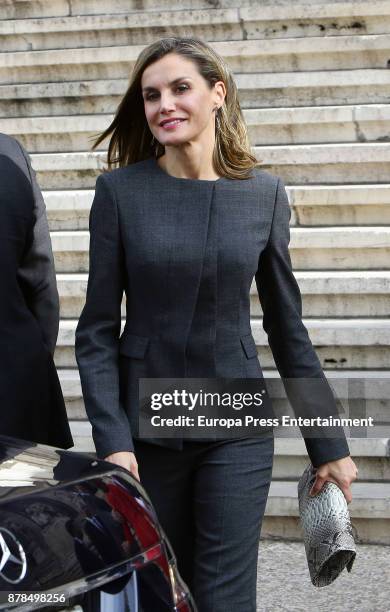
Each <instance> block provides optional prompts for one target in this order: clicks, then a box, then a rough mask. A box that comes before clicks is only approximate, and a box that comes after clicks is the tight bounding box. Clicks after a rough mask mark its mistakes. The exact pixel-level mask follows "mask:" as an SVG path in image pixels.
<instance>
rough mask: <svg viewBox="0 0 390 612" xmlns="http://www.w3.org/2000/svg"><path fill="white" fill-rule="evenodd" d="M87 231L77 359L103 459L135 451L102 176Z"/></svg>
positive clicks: (115, 246) (109, 205)
mask: <svg viewBox="0 0 390 612" xmlns="http://www.w3.org/2000/svg"><path fill="white" fill-rule="evenodd" d="M89 229H90V248H89V278H88V288H87V297H86V303H85V306H84V309H83V312H82V314H81V317H80V320H79V323H78V326H77V330H76V358H77V363H78V366H79V371H80V378H81V384H82V390H83V397H84V402H85V408H86V411H87V414H88V418H89V420H90V421H91V424H92V434H93V439H94V442H95V446H96V451H97V454H98V456H99V457H102V458H104V457H106V456H107V455H109V454H111V453H114V452H119V451H133V450H134V446H133V442H132V437H131V432H130V425H129V421H128V419H127V415H126V413H125V410H124V407H123V405H122V403H121V401H120V393H119V335H120V328H121V301H122V296H123V289H124V270H123V267H124V257H123V249H122V242H121V238H120V228H119V218H118V209H117V205H116V200H115V195H114V191H113V188H112V186H111V184H110V183H109V180H108V178H107V177H106V176H105V175H101V176H99V177H98V179H97V181H96V191H95V197H94V200H93V203H92V208H91V213H90V220H89Z"/></svg>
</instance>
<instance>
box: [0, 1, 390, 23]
mask: <svg viewBox="0 0 390 612" xmlns="http://www.w3.org/2000/svg"><path fill="white" fill-rule="evenodd" d="M289 2H290V0H278V5H281V6H282V7H283V9H285V10H286V11H288V8H289ZM339 3H340V5H341V6H343V5H346V6H350V5H353V4H357V5H360V2H352V0H347V1H346V0H333V1H332V5H333V4H339ZM274 4H275V3H274V0H262V5H264V7H266V6H267V5H270V7H271V8H273V6H274ZM313 4H314V5H315V4H317V5H320V6H318V10H320V9H321V5H322V0H300V2H299V5H306V6H308V5H309V6H308V10H310V5H313ZM375 4H385V3H383V2H382V3H379V2H375ZM218 6H220V7H221V8H231V7H237V6H241V7H244V6H245V7H248V6H253V7H255V8H256V6H258V0H240V2H238V1H237V0H218ZM139 8H140V2H139V0H109V1H107V0H40V1H39V2H29V1H28V0H8V1H7V2H6V3H3V4H1V5H0V19H23V18H24V19H25V18H30V19H32V18H34V17H57V16H64V17H67V16H70V15H98V14H103V13H110V14H117V13H122V14H123V13H128V12H129V11H137V10H139ZM142 8H143V9H144V10H161V9H167V8H168V9H172V2H171V1H170V0H142ZM180 8H187V9H200V8H210V0H180ZM370 8H371V7H370V5H368V6H366V7H365V12H364V14H365V15H370V14H371V12H370ZM351 10H352V11H353V10H354V9H353V8H351ZM353 14H355V13H353ZM373 14H375V11H374V13H373Z"/></svg>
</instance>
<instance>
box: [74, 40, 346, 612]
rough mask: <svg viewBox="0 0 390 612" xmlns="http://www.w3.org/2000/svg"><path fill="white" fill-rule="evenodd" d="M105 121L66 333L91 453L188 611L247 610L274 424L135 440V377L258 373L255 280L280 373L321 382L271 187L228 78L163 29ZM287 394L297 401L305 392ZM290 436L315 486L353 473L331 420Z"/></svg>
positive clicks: (276, 187) (283, 220) (251, 603)
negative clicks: (319, 430)
mask: <svg viewBox="0 0 390 612" xmlns="http://www.w3.org/2000/svg"><path fill="white" fill-rule="evenodd" d="M109 135H111V139H110V143H109V150H108V161H109V168H110V170H111V171H110V172H106V173H104V174H102V175H101V176H99V177H98V179H97V183H96V192H95V198H94V201H93V205H92V209H91V215H90V233H91V243H90V270H89V281H88V291H87V298H86V304H85V307H84V309H83V312H82V315H81V317H80V321H79V324H78V327H77V332H76V357H77V361H78V365H79V370H80V377H81V383H82V388H83V395H84V400H85V406H86V410H87V413H88V416H89V419H90V421H91V423H92V431H93V437H94V441H95V445H96V449H97V453H98V455H99V456H101V457H104V458H105V459H106V460H108V461H111V462H113V463H117V464H119V465H122V466H124V467H126V468H127V469H129V470H131V471H132V472H133V474H134V475H135V476H136V477H140V479H141V482H142V483H143V484H144V486H145V488H146V490H147V491H148V493H149V495H150V497H151V500H152V502H153V504H154V505H155V507H156V510H157V514H158V517H159V519H160V521H161V523H162V526H163V528H164V530H165V531H166V533H167V535H168V537H169V539H170V541H171V543H172V545H173V549H174V551H175V554H176V556H177V560H178V567H179V571H180V572H181V574H182V576H183V578H184V580H185V581H186V582H187V584H188V585H189V586H190V588H191V589H192V591H193V594H194V597H195V601H196V603H197V605H198V607H199V610H200V611H201V612H226V611H227V610H243V611H245V612H255V610H256V568H257V553H258V542H259V536H260V529H261V522H262V518H263V513H264V509H265V504H266V500H267V495H268V490H269V486H270V481H271V475H272V462H273V436H272V435H271V436H270V435H263V436H258V437H247V438H241V439H240V438H236V439H230V440H226V439H225V440H222V439H215V440H205V439H203V440H202V439H198V440H188V439H183V438H182V439H180V438H178V437H175V438H172V439H170V438H168V439H167V438H158V436H157V434H156V438H153V439H152V438H150V439H145V438H143V439H141V436H140V434H139V428H138V424H139V423H138V414H139V412H138V411H139V406H138V401H139V400H138V381H139V379H140V378H149V377H150V378H257V379H261V378H262V376H263V373H262V369H261V367H260V364H259V361H258V358H257V350H256V344H255V341H254V338H253V336H252V331H251V326H250V309H249V303H250V300H249V293H250V287H251V284H252V280H253V277H255V279H256V284H257V288H258V293H259V298H260V302H261V305H262V308H263V313H264V317H263V326H264V329H265V331H266V332H267V334H268V340H269V344H270V347H271V350H272V352H273V356H274V359H275V362H276V365H277V367H278V370H279V372H280V374H281V376H282V377H283V378H291V379H302V378H310V379H316V380H318V381H322V383H323V384H322V387H323V388H324V387H325V390H327V389H329V387H328V384H327V382H326V380H325V377H324V374H323V371H322V369H321V365H320V362H319V360H318V357H317V355H316V354H315V351H314V348H313V346H312V344H311V342H310V339H309V336H308V333H307V330H306V328H305V326H304V324H303V322H302V308H301V296H300V292H299V287H298V285H297V282H296V280H295V278H294V275H293V273H292V269H291V260H290V256H289V252H288V243H289V220H290V208H289V203H288V198H287V194H286V190H285V188H284V184H283V181H282V179H281V178H279V177H277V176H273V175H272V174H270V173H268V172H265V171H263V170H261V169H259V168H258V166H259V163H258V162H257V160H256V158H255V157H254V156H253V154H252V153H251V151H250V146H249V141H248V136H247V131H246V126H245V123H244V119H243V116H242V113H241V109H240V105H239V102H238V94H237V88H236V85H235V83H234V80H233V77H232V75H231V73H230V71H229V70H228V68H227V67H226V65H225V64H224V62H223V60H222V59H221V58H220V57H219V56H218V55H217V54H216V53H215V52H214V51H213V49H212V48H211V47H210V46H209V45H207V44H206V43H204V42H203V41H200V40H199V39H190V38H167V39H163V40H160V41H157V42H155V43H153V44H152V45H149V46H148V47H146V48H145V49H144V50H143V51H142V53H141V54H140V57H139V58H138V60H137V62H136V64H135V67H134V71H133V74H132V79H131V82H130V86H129V89H128V91H127V92H126V94H125V96H124V98H123V100H122V102H121V104H120V106H119V108H118V111H117V113H116V115H115V118H114V120H113V122H112V124H111V126H110V127H109V128H108V129H107V130H106V131H105V132H104V133H103V134H102V136H101V137H100V138H99V139H98V140H97V142H96V143H95V146H97V144H99V143H100V142H101V141H102V140H104V139H105V138H106V137H107V136H109ZM116 166H119V167H116ZM124 291H125V293H126V299H127V302H126V323H125V328H124V331H123V333H122V335H120V332H121V300H122V295H123V292H124ZM293 391H294V393H293V395H295V408H297V409H299V405H298V404H299V403H300V401H303V402H304V403H305V402H306V403H307V404H310V401H309V398H308V396H307V395H306V394H305V392H303V393H301V394H298V396H297V395H296V388H294V389H293ZM297 398H298V399H297ZM331 398H332V399H333V396H332V395H331V394H330V393H325V394H324V395H323V397H319V398H317V399H316V401H319V402H320V401H321V400H323V399H325V401H326V402H329V401H330V402H331V401H332V399H331ZM328 408H330V410H331V411H332V406H328ZM268 433H269V432H268ZM305 443H306V447H307V450H308V454H309V456H310V459H311V461H312V463H313V465H314V466H315V467H317V468H318V472H317V480H316V484H315V487H314V490H318V488H321V486H322V484H323V483H324V482H325V480H335V481H336V482H337V483H338V484H339V486H340V487H341V488H342V489H343V491H344V493H345V495H346V497H347V499H348V500H349V501H350V499H351V491H350V483H351V482H352V481H353V480H354V479H355V478H356V473H357V470H356V466H355V464H354V462H353V461H352V459H351V457H350V456H349V448H348V444H347V442H346V439H345V436H344V432H340V437H339V438H329V439H327V440H324V439H313V438H305ZM314 490H313V492H314Z"/></svg>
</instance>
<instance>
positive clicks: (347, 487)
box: [310, 457, 358, 504]
mask: <svg viewBox="0 0 390 612" xmlns="http://www.w3.org/2000/svg"><path fill="white" fill-rule="evenodd" d="M357 474H358V469H357V467H356V465H355V463H354V461H353V460H352V459H351V457H343V458H342V459H336V461H329V462H328V463H323V464H322V465H320V466H319V467H318V468H317V471H316V479H315V481H314V483H313V486H312V488H311V490H310V495H315V494H316V493H319V491H321V489H322V487H323V486H324V484H325V482H326V481H327V480H330V482H334V483H335V484H337V486H338V487H340V489H341V490H342V492H343V493H344V496H345V499H346V500H347V504H349V503H350V502H351V501H352V491H351V483H352V482H353V481H354V480H356V478H357Z"/></svg>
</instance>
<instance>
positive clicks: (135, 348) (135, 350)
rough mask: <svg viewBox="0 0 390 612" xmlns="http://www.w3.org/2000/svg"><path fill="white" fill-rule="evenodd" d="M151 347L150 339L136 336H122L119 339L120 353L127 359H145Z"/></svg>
mask: <svg viewBox="0 0 390 612" xmlns="http://www.w3.org/2000/svg"><path fill="white" fill-rule="evenodd" d="M148 345H149V338H146V337H145V336H136V335H135V334H126V333H125V334H122V336H121V337H120V339H119V352H120V354H121V355H125V356H126V357H135V358H136V359H143V357H145V353H146V349H147V348H148Z"/></svg>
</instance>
